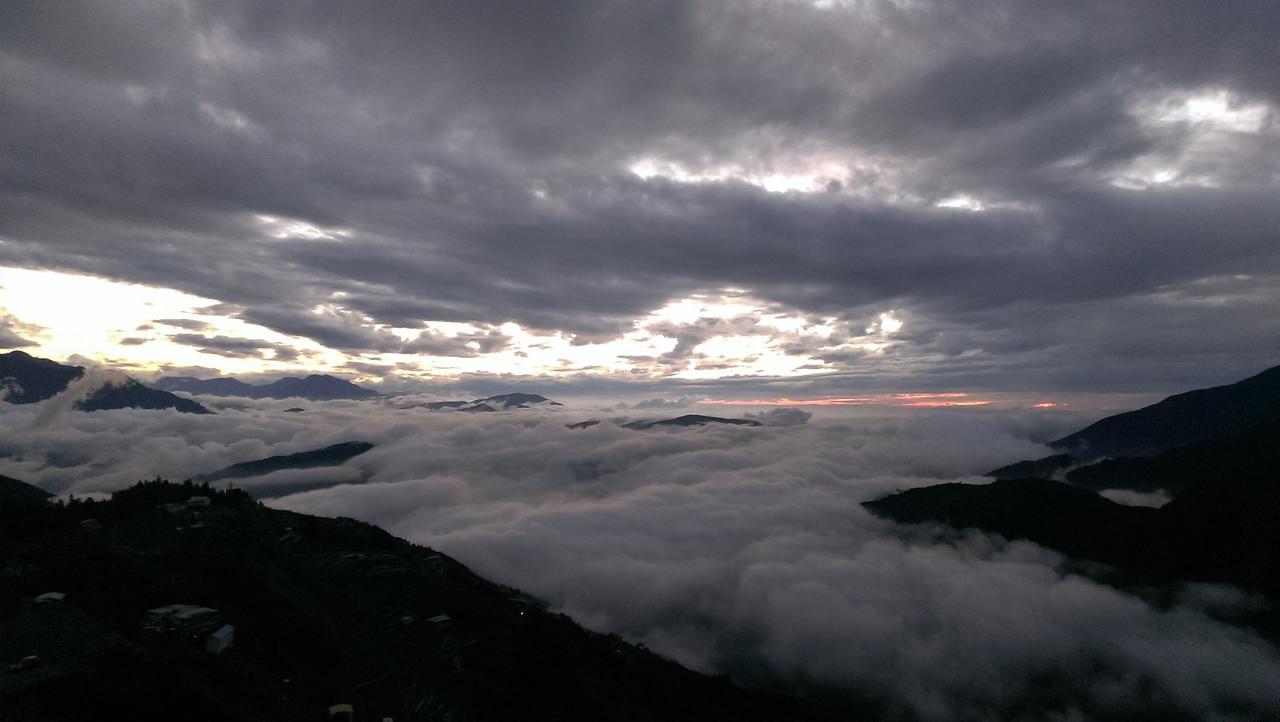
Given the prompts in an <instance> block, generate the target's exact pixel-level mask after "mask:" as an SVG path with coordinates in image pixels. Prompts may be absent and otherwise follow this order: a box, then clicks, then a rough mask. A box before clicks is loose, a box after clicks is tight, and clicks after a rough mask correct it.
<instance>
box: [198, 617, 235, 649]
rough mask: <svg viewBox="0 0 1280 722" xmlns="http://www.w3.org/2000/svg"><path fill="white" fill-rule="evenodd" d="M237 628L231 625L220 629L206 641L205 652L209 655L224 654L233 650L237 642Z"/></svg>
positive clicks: (225, 625)
mask: <svg viewBox="0 0 1280 722" xmlns="http://www.w3.org/2000/svg"><path fill="white" fill-rule="evenodd" d="M235 636H236V628H235V627H233V626H231V625H230V624H224V625H222V626H221V627H218V628H217V629H215V630H214V631H213V633H212V634H210V635H209V636H208V637H206V638H205V640H204V651H206V652H208V653H209V654H222V653H223V652H225V651H227V650H228V649H230V648H231V644H232V642H234V641H235Z"/></svg>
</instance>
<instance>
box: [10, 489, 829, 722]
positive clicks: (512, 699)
mask: <svg viewBox="0 0 1280 722" xmlns="http://www.w3.org/2000/svg"><path fill="white" fill-rule="evenodd" d="M189 499H192V501H190V502H188V501H187V500H189ZM197 502H199V503H197ZM0 514H3V515H4V519H3V521H4V522H5V523H4V525H3V534H4V538H3V544H0V560H2V562H3V573H4V579H5V584H4V585H3V586H2V587H0V621H2V622H3V625H4V630H5V633H4V635H3V638H2V639H0V653H2V654H3V657H4V659H3V661H4V663H5V665H4V666H3V667H0V695H2V696H3V699H2V700H0V707H2V708H3V710H4V718H5V719H6V720H52V721H55V722H56V721H59V720H82V719H129V720H175V719H182V720H265V719H270V720H320V719H327V718H328V714H327V710H328V708H329V707H330V706H331V705H338V704H350V705H352V707H353V708H354V712H355V717H354V718H355V719H363V720H378V719H383V718H384V717H391V718H394V719H396V720H629V721H630V720H782V719H786V720H804V719H815V715H814V713H813V712H811V711H810V710H809V709H808V708H806V707H805V706H803V705H802V704H801V703H798V702H795V701H792V700H789V699H786V698H781V697H776V696H772V695H767V694H763V693H756V692H748V691H743V690H741V689H739V688H736V687H734V686H733V685H731V684H730V683H729V682H727V681H725V680H723V679H713V678H708V677H704V676H701V675H698V674H695V673H693V672H690V671H688V670H686V669H684V668H682V667H680V666H678V665H676V664H675V663H673V662H669V661H667V660H664V659H662V658H660V657H657V656H656V655H653V654H651V653H649V652H647V651H645V650H644V649H642V648H638V647H635V646H633V645H630V644H628V643H626V642H624V641H622V640H621V639H619V638H617V637H614V636H609V635H602V634H595V633H592V632H588V631H586V630H584V629H582V628H581V627H579V626H577V625H576V624H574V623H573V621H572V620H570V619H568V618H567V617H565V616H563V615H558V614H551V613H549V612H547V611H545V610H544V609H543V608H542V606H541V605H540V604H539V603H538V602H537V601H536V600H534V599H532V598H530V597H528V596H526V595H523V594H521V593H519V592H517V591H515V590H513V589H509V588H505V587H501V586H498V585H495V584H492V583H490V582H487V581H485V580H484V579H481V578H480V577H477V576H476V575H474V574H472V573H471V572H469V571H468V570H467V569H466V568H464V567H463V566H462V565H460V564H458V563H457V562H455V561H453V560H452V559H450V558H448V557H446V556H444V555H442V554H440V553H438V552H435V551H433V550H431V549H427V548H423V547H418V546H414V545H412V544H409V543H407V542H404V541H402V540H399V539H396V538H394V537H392V536H390V535H389V534H387V533H385V532H383V531H381V530H379V529H377V528H376V527H372V526H369V525H366V524H361V523H358V522H355V521H351V520H349V519H321V518H316V517H309V516H304V515H300V514H293V513H289V512H284V511H276V510H272V509H268V508H265V507H262V506H260V505H259V504H257V503H256V502H254V501H253V500H252V499H250V498H249V497H248V496H246V495H245V494H243V493H242V492H237V491H234V490H233V491H228V492H218V491H213V490H210V489H208V488H207V487H200V486H193V485H191V484H189V483H188V484H185V485H177V484H168V483H163V482H149V483H146V484H141V485H139V486H136V487H134V488H132V489H129V490H127V491H124V492H119V493H117V494H115V495H113V497H112V499H111V501H109V502H96V503H95V502H77V503H73V504H71V505H69V506H64V507H53V506H50V505H48V504H47V503H44V502H28V503H25V504H8V503H4V504H0ZM89 519H93V520H94V521H92V522H90V521H88V520H89ZM51 591H56V592H60V593H63V594H65V598H63V599H61V600H60V601H59V600H57V599H53V600H49V601H46V602H43V603H39V602H36V601H35V597H37V596H38V595H41V594H44V593H46V592H51ZM46 599H48V598H47V597H46ZM172 604H185V605H196V607H204V608H209V609H210V610H216V611H213V612H211V613H210V612H209V611H207V610H206V611H200V614H201V615H204V616H200V617H192V618H194V619H197V620H198V621H199V620H207V621H210V622H211V623H210V624H209V625H206V628H207V627H211V626H213V625H217V624H224V623H225V624H231V625H233V626H234V643H233V645H232V646H231V647H230V648H229V649H226V650H225V651H222V652H221V653H219V654H212V653H209V652H206V651H205V648H206V646H205V645H206V644H210V643H209V642H208V641H207V637H208V636H209V634H208V632H207V631H200V632H199V633H197V634H194V636H193V631H192V629H193V627H192V626H191V625H192V624H194V623H188V622H182V621H175V622H173V623H167V624H166V625H164V626H157V625H155V624H154V623H153V624H152V627H153V630H150V631H149V630H147V629H144V626H143V621H144V619H146V618H147V611H148V610H153V609H156V608H159V607H163V606H166V605H172ZM194 608H195V607H186V608H179V609H194ZM197 611H199V610H197ZM152 618H153V619H154V618H159V617H157V616H156V615H152ZM164 618H165V619H169V618H170V617H164ZM173 619H176V617H173ZM164 630H168V631H164ZM222 638H225V637H222ZM211 648H215V649H216V648H217V647H216V646H214V647H211ZM33 658H34V659H33ZM24 659H26V660H27V661H26V662H22V661H19V660H24ZM11 663H12V664H13V666H12V667H10V664H11Z"/></svg>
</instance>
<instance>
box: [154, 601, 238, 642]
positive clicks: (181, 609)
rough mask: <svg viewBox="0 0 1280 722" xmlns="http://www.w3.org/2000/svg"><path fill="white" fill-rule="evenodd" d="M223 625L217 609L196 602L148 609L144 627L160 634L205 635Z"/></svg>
mask: <svg viewBox="0 0 1280 722" xmlns="http://www.w3.org/2000/svg"><path fill="white" fill-rule="evenodd" d="M220 626H222V616H221V615H220V614H219V613H218V610H216V609H210V608H209V607H201V606H197V605H194V604H169V605H166V606H163V607H156V608H155V609H148V610H147V613H146V616H145V617H144V618H143V620H142V628H143V629H145V630H147V631H150V632H156V633H159V634H169V633H181V634H190V635H203V634H207V633H209V632H212V631H213V630H215V629H217V628H218V627H220Z"/></svg>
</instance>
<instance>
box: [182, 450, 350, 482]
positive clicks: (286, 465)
mask: <svg viewBox="0 0 1280 722" xmlns="http://www.w3.org/2000/svg"><path fill="white" fill-rule="evenodd" d="M372 448H373V444H370V443H369V442H367V441H346V442H343V443H340V444H333V445H330V446H326V447H324V448H323V449H314V450H312V451H300V452H298V453H296V454H284V455H281V456H268V457H266V458H265V459H257V460H254V461H242V462H240V463H239V464H232V465H231V466H228V467H226V468H224V469H219V470H218V471H213V472H210V473H208V474H201V475H200V476H198V477H196V481H221V480H223V479H244V478H247V477H250V476H262V475H263V474H270V473H272V472H274V471H284V470H285V469H315V468H319V467H325V466H338V465H340V464H344V463H346V462H347V461H349V460H351V459H354V458H355V457H357V456H359V455H360V454H363V453H364V452H366V451H368V450H370V449H372Z"/></svg>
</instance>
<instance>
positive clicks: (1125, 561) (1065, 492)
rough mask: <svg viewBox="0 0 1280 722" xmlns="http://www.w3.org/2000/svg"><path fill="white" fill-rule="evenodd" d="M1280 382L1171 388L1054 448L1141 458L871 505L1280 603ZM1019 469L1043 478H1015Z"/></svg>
mask: <svg viewBox="0 0 1280 722" xmlns="http://www.w3.org/2000/svg"><path fill="white" fill-rule="evenodd" d="M1278 387H1280V367H1278V368H1275V369H1271V370H1269V371H1266V372H1264V373H1262V374H1259V375H1258V376H1254V377H1253V378H1250V379H1246V380H1244V381H1241V382H1240V383H1238V384H1232V385H1230V386H1221V387H1217V388H1212V389H1204V390H1201V391H1193V392H1189V393H1186V394H1179V395H1177V396H1172V397H1170V398H1168V399H1166V400H1164V401H1162V402H1160V403H1159V404H1156V405H1154V406H1149V407H1147V408H1145V409H1140V410H1138V411H1134V412H1130V413H1128V414H1120V415H1118V416H1113V417H1110V418H1108V419H1103V420H1102V421H1100V422H1098V423H1096V424H1094V425H1092V426H1090V427H1088V428H1086V429H1084V430H1083V431H1080V432H1078V433H1076V434H1072V435H1071V436H1068V437H1065V438H1064V439H1062V440H1061V441H1059V442H1055V445H1058V446H1060V447H1063V446H1069V447H1071V448H1074V449H1077V450H1079V452H1080V453H1086V454H1087V453H1107V454H1122V453H1127V454H1131V456H1127V457H1125V456H1121V457H1119V458H1112V459H1103V460H1101V461H1097V462H1095V463H1082V462H1081V461H1080V460H1079V457H1074V456H1072V455H1068V454H1060V455H1056V456H1050V457H1046V458H1043V459H1038V460H1036V461H1023V462H1019V463H1017V464H1011V465H1009V466H1006V467H1002V468H1000V469H996V470H994V471H992V472H990V474H989V475H990V476H995V477H996V478H997V479H999V481H996V482H994V483H991V484H985V485H965V484H940V485H937V486H931V487H927V488H922V489H912V490H910V491H905V492H902V493H899V494H895V495H892V496H889V497H886V498H883V499H879V500H876V501H870V502H866V503H865V506H866V507H867V508H868V509H870V510H871V511H873V512H875V513H876V514H879V515H881V516H885V517H887V518H890V519H894V520H896V521H899V522H903V523H920V522H938V523H942V524H946V525H949V526H952V527H955V528H958V529H962V528H976V529H981V530H983V531H987V532H992V533H996V534H1000V535H1003V536H1005V537H1008V538H1011V539H1029V540H1031V541H1034V542H1036V543H1038V544H1042V545H1044V546H1047V547H1050V548H1052V549H1056V550H1058V551H1060V552H1063V553H1064V554H1067V555H1068V556H1070V557H1073V558H1075V559H1082V560H1091V561H1100V562H1105V563H1107V564H1111V565H1114V566H1115V567H1118V568H1119V569H1120V570H1121V571H1122V573H1123V575H1125V578H1127V579H1129V580H1134V579H1137V580H1139V581H1141V580H1156V581H1162V582H1168V581H1178V580H1192V581H1210V582H1227V583H1231V584H1236V585H1239V586H1242V587H1246V588H1248V589H1252V590H1256V591H1261V592H1263V593H1265V594H1266V595H1268V596H1269V597H1271V599H1272V600H1273V601H1280V392H1278V390H1277V389H1278ZM1185 439H1190V441H1189V442H1188V443H1183V444H1178V443H1177V442H1178V441H1179V440H1185ZM1019 475H1022V476H1027V477H1040V478H1013V477H1017V476H1019ZM1049 477H1053V478H1057V479H1063V480H1065V483H1064V482H1063V481H1050V480H1048V479H1049ZM1108 489H1123V490H1129V491H1136V492H1156V491H1160V492H1164V493H1166V494H1169V495H1172V496H1173V499H1172V501H1170V502H1169V503H1167V504H1165V505H1164V506H1163V507H1161V508H1160V509H1158V510H1156V509H1149V508H1142V507H1132V506H1122V505H1120V504H1116V503H1113V502H1112V501H1110V500H1108V499H1105V498H1103V497H1101V496H1099V495H1098V494H1097V493H1096V491H1101V490H1108ZM1260 616H1261V617H1262V620H1261V621H1260V622H1258V624H1259V626H1260V627H1261V628H1264V629H1265V630H1266V631H1267V633H1268V634H1270V635H1271V636H1273V637H1277V638H1280V607H1273V608H1272V609H1271V610H1270V611H1268V612H1264V613H1262V614H1261V615H1260Z"/></svg>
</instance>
